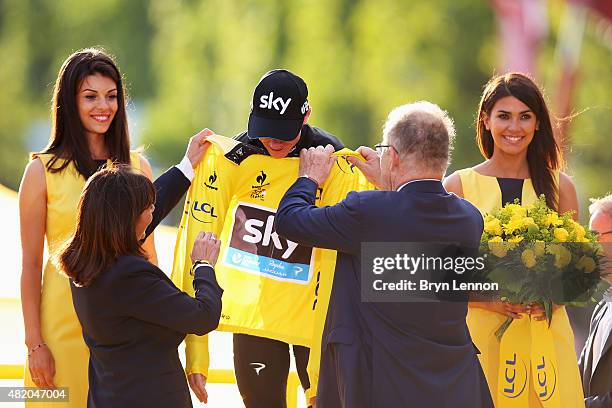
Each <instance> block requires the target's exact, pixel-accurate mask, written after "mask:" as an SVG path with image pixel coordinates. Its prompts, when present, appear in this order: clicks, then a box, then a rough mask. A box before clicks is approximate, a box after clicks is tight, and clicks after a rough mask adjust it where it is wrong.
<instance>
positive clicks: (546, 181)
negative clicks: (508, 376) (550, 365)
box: [444, 73, 584, 408]
mask: <svg viewBox="0 0 612 408" xmlns="http://www.w3.org/2000/svg"><path fill="white" fill-rule="evenodd" d="M476 128H477V135H476V140H477V143H478V147H479V149H480V152H481V153H482V155H483V156H484V158H485V161H484V162H482V163H480V164H478V165H477V166H474V167H472V168H467V169H463V170H459V171H456V172H455V173H453V174H452V175H450V176H449V177H447V178H446V180H445V181H444V186H445V188H446V189H447V191H449V192H453V193H455V194H457V195H459V196H461V197H464V198H466V199H467V200H469V201H470V202H472V203H473V204H474V205H475V206H476V207H478V209H479V210H480V211H481V212H482V213H483V214H484V213H488V212H491V211H493V210H495V209H497V208H499V207H501V206H502V205H504V204H506V203H508V202H514V199H515V198H518V199H519V200H520V202H521V204H523V205H528V204H530V203H532V202H534V201H535V200H536V199H537V197H538V196H539V195H541V194H544V195H545V196H546V203H547V205H548V206H549V207H550V208H552V209H554V210H556V211H559V212H560V213H564V212H566V211H574V218H575V219H577V217H578V200H577V197H576V189H575V187H574V184H573V183H572V181H571V179H570V178H569V177H568V176H567V175H566V174H564V173H563V172H561V171H560V168H561V167H562V165H563V157H562V153H561V149H560V147H559V145H558V144H557V142H556V140H555V137H554V135H553V128H552V124H551V120H550V115H549V113H548V108H547V107H546V103H545V101H544V98H543V96H542V92H541V91H540V89H539V88H538V86H537V85H536V84H535V83H534V82H533V81H532V80H531V79H530V78H529V77H527V76H525V75H523V74H519V73H508V74H505V75H500V76H496V77H494V78H492V79H491V80H490V81H489V83H488V84H487V85H486V87H485V89H484V92H483V94H482V98H481V101H480V106H479V110H478V116H477V123H476ZM507 317H512V318H514V319H530V318H531V319H535V320H543V319H545V315H544V311H543V309H542V307H541V306H540V305H530V306H523V305H515V304H509V303H506V302H501V301H494V302H470V307H469V311H468V316H467V322H468V327H469V329H470V333H471V335H472V338H473V340H474V343H475V344H476V346H477V347H478V349H479V350H480V352H481V354H480V356H479V357H480V362H481V364H482V368H483V370H484V372H485V375H486V377H487V381H488V383H489V388H490V390H491V395H492V396H493V401H494V402H495V406H496V407H504V406H516V405H511V403H512V402H511V403H510V405H508V404H506V403H505V402H504V401H502V400H501V398H500V397H499V390H498V387H499V385H500V382H501V381H502V380H503V379H502V378H501V377H500V373H499V367H500V365H499V357H500V344H501V343H500V342H499V341H498V340H497V338H496V337H495V334H494V333H495V331H496V330H497V328H498V327H499V326H500V325H501V324H502V323H503V322H504V321H505V320H506V318H507ZM550 331H551V333H552V339H553V343H554V349H555V350H554V352H555V354H556V356H557V357H558V358H557V361H558V364H559V366H558V367H557V372H558V383H557V387H558V389H559V390H563V392H564V394H563V402H562V403H561V406H562V407H572V408H573V407H580V406H583V407H584V402H583V398H584V397H583V395H582V391H581V388H580V374H579V371H578V365H577V359H576V354H575V351H574V335H573V332H572V329H571V326H570V323H569V319H568V316H567V313H566V311H565V308H564V307H557V306H554V312H553V318H552V324H551V326H550ZM559 357H560V358H559ZM568 396H569V397H568ZM528 401H529V405H528V406H529V407H540V406H547V405H544V404H542V403H541V402H540V399H539V398H538V396H537V395H536V393H535V392H534V391H533V390H531V391H530V394H529V395H528Z"/></svg>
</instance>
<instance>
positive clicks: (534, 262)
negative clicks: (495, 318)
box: [480, 195, 607, 339]
mask: <svg viewBox="0 0 612 408" xmlns="http://www.w3.org/2000/svg"><path fill="white" fill-rule="evenodd" d="M481 254H482V255H483V256H484V259H485V264H486V268H485V269H484V270H485V275H484V276H481V277H480V278H481V279H482V280H485V281H490V282H497V283H498V284H499V291H500V295H501V299H502V300H506V301H509V302H512V303H517V304H525V305H527V304H532V303H540V304H542V306H543V307H544V310H545V312H546V318H547V320H548V324H549V326H550V322H551V319H552V312H553V309H552V308H553V304H557V305H572V306H586V305H588V304H589V303H590V302H595V301H596V298H597V297H598V296H600V295H601V294H602V293H603V291H604V290H605V288H606V287H607V285H606V284H605V283H604V282H603V281H602V277H603V276H602V274H603V271H604V267H603V263H604V261H603V258H604V256H603V250H602V248H601V246H600V245H599V244H598V243H597V241H596V238H595V236H594V235H593V234H592V233H591V232H590V231H588V230H587V229H586V228H585V227H583V226H582V225H580V224H579V223H577V222H576V221H574V220H573V219H572V215H571V213H570V212H568V213H565V214H563V215H559V214H558V213H557V212H555V211H553V210H551V209H550V208H548V207H547V206H546V200H545V198H544V196H543V195H542V196H540V198H539V199H538V201H536V202H535V203H534V204H532V205H529V206H521V205H519V204H518V203H517V202H516V201H515V203H512V204H506V205H505V206H504V207H502V208H500V209H499V210H497V211H495V212H493V213H492V214H487V215H486V216H485V220H484V232H483V234H482V238H481ZM512 321H513V319H512V318H508V319H507V320H506V321H505V322H504V323H503V324H502V325H501V326H500V327H499V329H498V330H497V331H496V332H495V335H496V336H497V338H498V339H501V337H502V336H503V334H504V332H505V331H506V329H507V328H508V327H509V326H510V324H511V323H512Z"/></svg>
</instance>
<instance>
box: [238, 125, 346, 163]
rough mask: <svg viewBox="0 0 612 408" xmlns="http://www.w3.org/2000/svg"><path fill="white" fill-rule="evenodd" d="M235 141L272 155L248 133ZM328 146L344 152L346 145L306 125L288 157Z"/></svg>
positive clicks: (326, 133)
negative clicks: (313, 148)
mask: <svg viewBox="0 0 612 408" xmlns="http://www.w3.org/2000/svg"><path fill="white" fill-rule="evenodd" d="M234 139H236V140H238V141H240V142H242V143H244V144H246V145H249V146H253V147H256V148H257V149H259V150H261V151H262V152H261V153H259V154H265V155H267V156H269V155H270V153H268V151H267V150H266V148H265V147H264V145H263V143H261V141H260V140H259V139H251V138H250V137H249V136H248V134H247V132H243V133H240V134H239V135H237V136H236V137H235V138H234ZM328 144H331V145H332V146H334V150H336V151H338V150H342V149H343V148H344V145H343V144H342V142H340V140H338V138H336V136H334V135H332V134H331V133H328V132H326V131H325V130H323V129H320V128H317V127H314V126H310V125H308V124H305V125H304V126H303V127H302V134H301V136H300V140H299V142H298V143H297V144H296V145H295V147H294V148H293V150H291V152H289V154H288V155H287V157H299V155H300V150H302V149H304V148H306V149H307V148H309V147H316V146H326V145H328Z"/></svg>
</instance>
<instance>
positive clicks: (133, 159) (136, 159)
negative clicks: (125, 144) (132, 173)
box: [130, 150, 140, 170]
mask: <svg viewBox="0 0 612 408" xmlns="http://www.w3.org/2000/svg"><path fill="white" fill-rule="evenodd" d="M130 165H131V166H132V168H134V169H136V170H140V152H139V151H137V150H130Z"/></svg>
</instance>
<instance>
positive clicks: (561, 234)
mask: <svg viewBox="0 0 612 408" xmlns="http://www.w3.org/2000/svg"><path fill="white" fill-rule="evenodd" d="M554 236H555V239H556V240H557V241H559V242H565V241H567V237H569V233H568V232H567V230H566V229H565V228H555V231H554Z"/></svg>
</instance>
